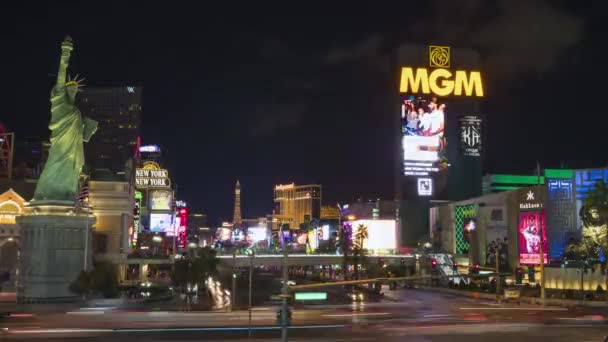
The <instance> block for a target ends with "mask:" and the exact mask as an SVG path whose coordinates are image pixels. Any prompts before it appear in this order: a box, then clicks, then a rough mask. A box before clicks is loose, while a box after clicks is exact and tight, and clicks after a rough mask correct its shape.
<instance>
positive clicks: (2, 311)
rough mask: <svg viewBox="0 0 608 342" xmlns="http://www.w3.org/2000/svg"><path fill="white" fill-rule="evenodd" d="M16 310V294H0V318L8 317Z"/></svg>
mask: <svg viewBox="0 0 608 342" xmlns="http://www.w3.org/2000/svg"><path fill="white" fill-rule="evenodd" d="M16 309H17V293H15V292H0V317H6V316H9V315H10V314H11V313H13V312H15V311H16Z"/></svg>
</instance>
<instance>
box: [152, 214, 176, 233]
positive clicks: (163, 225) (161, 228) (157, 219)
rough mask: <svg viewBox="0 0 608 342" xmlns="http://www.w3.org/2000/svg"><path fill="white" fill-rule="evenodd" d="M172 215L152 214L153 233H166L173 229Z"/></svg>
mask: <svg viewBox="0 0 608 342" xmlns="http://www.w3.org/2000/svg"><path fill="white" fill-rule="evenodd" d="M171 221H172V215H170V214H150V231H151V232H153V233H164V232H167V231H170V230H171V227H172V225H171Z"/></svg>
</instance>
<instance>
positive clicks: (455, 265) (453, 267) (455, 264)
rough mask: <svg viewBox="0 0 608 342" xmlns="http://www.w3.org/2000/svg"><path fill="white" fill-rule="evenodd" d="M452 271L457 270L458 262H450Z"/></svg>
mask: <svg viewBox="0 0 608 342" xmlns="http://www.w3.org/2000/svg"><path fill="white" fill-rule="evenodd" d="M452 271H458V264H457V263H452Z"/></svg>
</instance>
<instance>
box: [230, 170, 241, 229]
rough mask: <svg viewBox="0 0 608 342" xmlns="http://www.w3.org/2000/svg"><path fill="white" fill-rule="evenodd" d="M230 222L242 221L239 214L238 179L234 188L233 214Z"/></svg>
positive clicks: (239, 185)
mask: <svg viewBox="0 0 608 342" xmlns="http://www.w3.org/2000/svg"><path fill="white" fill-rule="evenodd" d="M232 223H233V224H235V225H240V224H241V223H243V217H242V215H241V183H240V182H239V181H238V180H237V181H236V187H235V188H234V216H233V217H232Z"/></svg>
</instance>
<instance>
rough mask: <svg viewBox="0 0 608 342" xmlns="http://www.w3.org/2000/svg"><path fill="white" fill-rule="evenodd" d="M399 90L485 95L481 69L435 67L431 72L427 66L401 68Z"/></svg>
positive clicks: (403, 91) (410, 92) (438, 94)
mask: <svg viewBox="0 0 608 342" xmlns="http://www.w3.org/2000/svg"><path fill="white" fill-rule="evenodd" d="M399 91H400V92H401V93H407V94H416V93H422V94H435V95H437V96H448V95H456V96H462V95H464V96H477V97H483V83H482V80H481V73H480V72H479V71H470V72H467V71H464V70H456V71H455V72H454V73H452V72H451V71H450V70H448V69H435V70H433V71H431V72H430V73H429V71H428V70H427V69H426V68H416V70H414V69H413V68H411V67H404V68H401V82H400V85H399Z"/></svg>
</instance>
